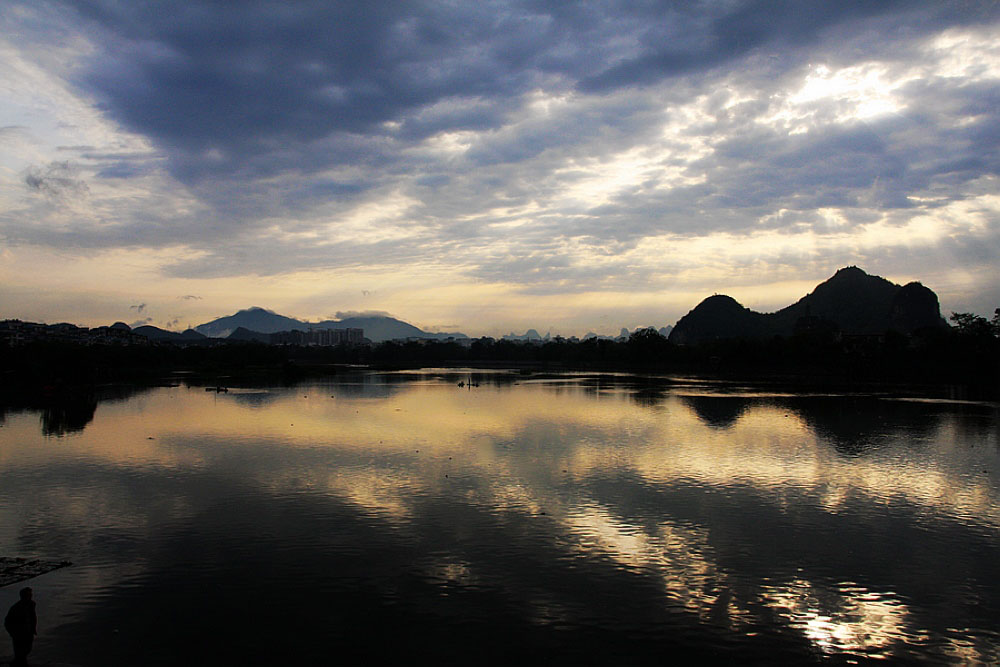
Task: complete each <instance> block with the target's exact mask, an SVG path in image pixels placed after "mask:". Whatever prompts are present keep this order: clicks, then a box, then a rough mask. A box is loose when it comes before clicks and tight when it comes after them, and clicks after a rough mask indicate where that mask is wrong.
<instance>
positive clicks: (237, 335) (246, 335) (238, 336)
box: [226, 327, 271, 343]
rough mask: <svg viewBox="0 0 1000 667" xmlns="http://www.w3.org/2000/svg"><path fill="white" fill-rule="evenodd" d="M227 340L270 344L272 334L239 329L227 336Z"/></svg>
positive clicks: (244, 328)
mask: <svg viewBox="0 0 1000 667" xmlns="http://www.w3.org/2000/svg"><path fill="white" fill-rule="evenodd" d="M226 340H244V341H255V342H258V343H270V342H271V334H266V333H261V332H259V331H251V330H250V329H247V328H246V327H237V328H236V331H234V332H232V333H231V334H229V335H228V336H226Z"/></svg>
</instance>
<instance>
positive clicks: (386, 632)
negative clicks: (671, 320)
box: [0, 372, 1000, 666]
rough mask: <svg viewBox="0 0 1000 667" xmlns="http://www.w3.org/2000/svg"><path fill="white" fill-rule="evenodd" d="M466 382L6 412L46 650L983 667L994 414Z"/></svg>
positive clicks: (906, 404)
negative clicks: (37, 568) (44, 566)
mask: <svg viewBox="0 0 1000 667" xmlns="http://www.w3.org/2000/svg"><path fill="white" fill-rule="evenodd" d="M468 377H469V375H468V374H461V375H458V374H447V373H444V372H442V373H434V372H422V373H402V374H376V373H372V374H358V375H352V376H350V377H344V378H343V379H338V381H334V382H324V383H321V384H311V385H300V386H298V387H292V388H287V387H284V388H268V389H231V390H230V391H229V393H227V394H216V393H208V392H206V391H204V389H202V388H189V387H185V386H179V387H164V388H156V389H151V390H136V391H135V392H134V393H131V394H130V393H129V392H123V393H120V394H119V395H118V396H116V397H114V398H109V399H105V400H100V401H98V402H97V403H96V408H95V406H94V405H93V404H91V405H87V404H84V405H82V406H74V407H72V408H70V409H59V410H57V409H50V410H48V411H45V412H43V413H39V412H31V411H22V412H7V413H6V414H5V415H4V416H3V421H2V428H0V512H2V513H0V555H4V556H31V557H42V558H49V559H55V560H62V559H68V560H72V561H73V562H74V565H73V567H70V568H66V569H63V570H58V571H55V572H51V573H49V574H46V575H43V576H41V577H38V578H36V579H34V580H32V581H31V585H32V586H33V587H34V588H35V593H36V599H37V600H38V605H39V612H40V630H39V637H38V640H37V642H36V649H35V654H34V656H35V657H36V658H37V659H39V660H51V661H58V662H67V663H73V664H79V665H95V666H96V665H176V664H196V665H197V664H233V665H236V664H239V665H247V664H320V663H322V664H328V663H330V662H331V660H334V661H340V663H341V664H356V663H366V664H384V663H390V664H391V663H397V664H399V663H404V662H405V663H407V664H409V663H418V662H419V661H424V660H430V661H431V662H430V664H468V665H473V664H482V663H500V664H506V663H522V664H523V663H529V664H534V663H537V662H540V661H546V662H550V663H555V664H644V663H655V664H663V663H667V662H671V661H674V660H679V661H685V660H687V661H691V662H694V661H706V660H707V661H741V662H748V663H752V662H757V663H766V664H781V663H786V664H800V663H802V662H808V661H830V662H833V663H835V664H842V663H852V662H865V661H868V660H873V659H883V658H891V659H894V660H896V661H910V662H935V663H940V662H953V663H986V664H988V663H996V662H997V661H998V660H1000V441H998V421H1000V417H998V409H997V406H996V405H989V404H968V403H954V402H938V401H919V400H899V399H893V398H891V397H888V396H883V397H877V396H818V395H785V394H775V393H765V392H761V391H756V390H753V389H751V388H740V389H734V388H732V387H729V388H725V389H723V388H720V387H713V386H712V385H709V384H699V383H697V382H679V383H675V384H673V385H669V386H660V387H655V386H649V385H643V384H642V383H639V382H637V381H636V380H635V379H634V378H629V377H628V376H616V377H609V376H602V377H587V376H565V377H557V378H547V379H546V378H539V379H534V378H531V377H518V376H509V375H504V374H476V376H475V377H476V379H477V381H478V382H479V386H477V387H473V388H471V389H469V388H459V387H458V386H457V382H458V381H459V380H467V378H468ZM18 588H20V585H13V586H8V587H6V588H3V589H0V606H2V608H3V610H6V608H7V607H8V606H9V605H10V604H11V603H12V602H13V601H14V599H15V597H16V590H17V589H18ZM3 639H4V640H6V637H3ZM9 654H10V648H9V645H7V644H2V645H0V655H9Z"/></svg>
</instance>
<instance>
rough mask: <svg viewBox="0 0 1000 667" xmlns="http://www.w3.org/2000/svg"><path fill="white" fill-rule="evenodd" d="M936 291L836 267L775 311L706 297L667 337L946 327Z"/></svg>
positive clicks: (688, 339) (688, 340)
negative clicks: (812, 287) (766, 311)
mask: <svg viewBox="0 0 1000 667" xmlns="http://www.w3.org/2000/svg"><path fill="white" fill-rule="evenodd" d="M947 327H948V323H947V322H946V321H945V320H944V318H942V317H941V307H940V305H939V303H938V298H937V295H936V294H935V293H934V292H933V291H932V290H930V289H928V288H927V287H924V286H923V285H921V284H920V283H918V282H912V283H909V284H907V285H903V286H900V285H897V284H895V283H892V282H890V281H888V280H886V279H885V278H881V277H879V276H872V275H868V274H867V273H865V272H864V271H862V270H861V269H859V268H858V267H856V266H849V267H846V268H843V269H840V270H839V271H837V273H836V274H834V275H833V277H831V278H830V279H829V280H827V281H826V282H823V283H820V284H819V285H817V286H816V289H814V290H813V291H812V292H811V293H809V294H807V295H806V296H804V297H802V298H801V299H799V300H798V301H796V302H795V303H793V304H792V305H790V306H787V307H785V308H782V309H781V310H779V311H777V312H774V313H758V312H755V311H753V310H750V309H749V308H745V307H743V306H742V305H741V304H740V303H739V302H737V301H736V300H735V299H733V298H732V297H729V296H725V295H722V294H716V295H714V296H710V297H708V298H707V299H705V300H704V301H702V302H701V303H700V304H698V305H697V306H696V307H695V308H694V310H692V311H691V312H689V313H688V314H687V315H685V316H684V317H682V318H681V319H680V320H679V321H678V322H677V324H676V325H675V326H674V329H673V331H672V332H671V333H670V341H671V342H673V343H679V344H693V343H699V342H702V341H706V340H714V339H723V338H770V337H772V336H791V335H793V334H795V333H802V332H809V331H813V332H834V331H839V332H841V333H845V334H882V333H885V332H887V331H890V330H894V331H898V332H900V333H904V334H910V333H913V332H915V331H917V330H919V329H927V328H947Z"/></svg>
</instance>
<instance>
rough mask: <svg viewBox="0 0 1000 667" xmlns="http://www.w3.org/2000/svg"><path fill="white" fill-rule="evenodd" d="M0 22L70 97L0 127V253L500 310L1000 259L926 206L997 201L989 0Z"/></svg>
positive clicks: (192, 7) (323, 8)
mask: <svg viewBox="0 0 1000 667" xmlns="http://www.w3.org/2000/svg"><path fill="white" fill-rule="evenodd" d="M20 10H21V14H23V15H24V16H29V17H30V16H34V17H35V20H33V21H27V20H25V21H23V22H22V23H21V24H19V26H20V27H21V28H22V29H23V30H21V31H8V32H9V36H6V37H5V39H6V40H8V41H9V43H10V44H11V50H12V52H14V53H16V54H18V55H19V58H20V59H18V60H16V61H13V62H16V63H21V64H19V65H18V67H20V69H19V70H17V71H18V72H21V71H23V72H25V73H26V74H24V79H23V80H24V81H29V80H30V81H34V80H35V79H30V77H29V74H31V76H37V77H42V74H45V76H47V77H48V78H45V79H44V81H47V82H50V83H51V86H50V87H51V88H52V89H53V90H55V89H57V88H58V89H59V90H61V91H63V92H61V93H60V95H62V96H56V94H55V93H51V96H52V97H53V99H58V100H59V104H58V105H53V106H54V107H58V108H64V107H65V108H72V109H74V110H75V111H74V112H73V113H72V114H64V115H63V116H60V117H59V118H58V120H59V121H60V123H62V125H60V126H59V127H60V128H62V129H61V130H60V133H59V134H57V135H53V136H51V137H49V136H44V135H45V132H43V131H42V130H40V129H39V128H40V127H42V125H41V124H35V123H32V122H31V119H30V117H29V116H27V115H25V114H22V115H25V118H21V117H20V116H16V115H12V120H11V121H10V122H11V124H12V126H11V128H10V129H9V130H8V129H7V128H4V129H0V141H5V140H6V141H9V142H11V143H10V144H9V145H10V146H16V153H17V155H18V156H20V157H19V158H18V159H21V160H23V161H25V163H26V164H27V165H29V166H30V168H27V167H24V168H21V167H19V169H22V171H21V172H16V171H15V172H13V173H24V174H25V176H24V177H23V179H21V182H19V183H17V184H16V186H17V188H16V189H17V192H14V188H13V187H10V186H9V184H8V183H6V182H4V181H3V180H2V176H0V204H2V205H0V235H2V236H3V238H4V240H5V241H6V242H8V243H10V244H25V245H33V246H40V247H51V248H59V249H63V248H71V249H76V251H79V252H86V251H89V250H91V249H97V250H101V249H106V250H109V251H113V250H114V249H119V248H155V249H159V250H163V249H169V251H170V253H169V254H170V257H169V258H168V259H164V260H163V261H162V262H161V263H159V264H158V265H157V269H158V270H159V271H160V273H161V274H162V276H163V277H165V278H166V279H170V278H178V279H187V280H213V279H219V278H240V277H246V276H251V275H252V276H257V277H260V276H266V277H273V278H274V279H275V280H282V279H287V280H293V279H292V278H289V276H300V275H305V274H308V273H309V272H314V271H315V272H334V273H336V272H339V273H338V275H339V276H341V278H339V279H340V280H345V281H346V282H347V283H349V281H350V276H352V275H356V274H357V273H358V272H359V270H362V269H363V270H366V271H375V272H382V273H384V274H386V275H390V274H392V275H395V274H408V273H411V272H412V271H414V270H416V269H418V268H422V267H428V266H430V267H434V268H435V270H438V271H440V274H441V275H445V274H447V275H449V276H450V277H451V278H450V280H451V281H452V284H454V285H461V284H472V283H489V284H505V285H509V286H510V289H511V290H512V291H514V292H516V293H518V294H521V295H523V294H552V295H555V294H560V293H562V294H584V293H591V292H594V293H596V292H601V291H609V290H610V291H614V292H622V293H638V292H642V291H645V290H653V289H655V290H668V289H671V287H672V286H675V285H678V284H680V283H681V282H683V281H688V280H690V275H691V274H692V272H697V273H698V274H699V275H702V276H710V275H714V276H716V277H719V276H724V275H725V276H729V275H732V273H733V272H740V271H745V272H750V273H753V272H756V273H757V274H764V273H767V272H768V271H773V272H775V273H777V274H782V275H785V273H786V272H791V273H794V271H796V270H800V271H801V270H806V269H808V270H810V271H815V272H818V273H819V277H820V278H824V277H826V276H827V275H828V271H829V270H830V269H834V268H836V266H835V265H833V264H832V263H833V262H835V261H840V258H844V259H846V260H847V261H846V262H845V263H858V262H859V260H857V258H860V257H871V258H875V260H876V261H885V262H890V260H889V257H892V256H894V253H897V252H904V251H905V252H909V253H910V254H911V255H912V256H914V257H916V256H918V255H920V254H921V253H927V254H935V253H937V254H940V253H942V252H944V250H943V249H944V248H949V249H951V250H948V252H954V253H955V254H956V256H959V255H961V256H963V257H965V256H968V257H974V259H975V262H977V264H976V266H977V267H978V266H982V267H989V266H991V263H992V265H993V266H995V265H1000V248H998V247H995V246H991V245H989V244H986V245H984V244H983V243H980V242H979V241H980V240H981V239H983V238H987V235H984V232H983V231H982V230H981V229H978V228H975V225H973V224H972V223H971V222H965V223H962V222H954V221H952V219H951V217H950V216H952V215H953V211H955V210H959V208H960V205H961V204H962V203H963V202H966V203H970V205H971V204H972V203H974V207H975V208H978V209H980V210H984V211H986V212H987V213H985V214H984V216H985V217H987V218H988V217H989V215H992V214H995V212H996V210H997V207H998V205H997V203H996V202H995V201H994V200H993V199H991V196H992V193H993V192H995V191H996V179H997V178H998V177H1000V150H998V149H1000V146H998V138H1000V115H998V114H1000V112H998V111H997V110H998V109H1000V85H998V81H1000V47H997V46H996V44H997V40H996V39H995V37H996V30H997V25H998V20H1000V19H998V15H1000V5H997V4H996V3H969V2H938V1H933V2H931V1H927V2H898V1H887V2H879V3H828V2H819V1H818V0H805V1H803V2H791V1H787V2H786V1H783V0H778V1H769V2H763V1H762V0H744V1H737V2H726V3H696V4H687V5H685V4H677V3H638V4H637V3H628V2H618V1H615V0H612V1H611V2H607V3H601V4H594V3H587V4H576V3H564V2H534V1H533V2H528V1H524V2H517V1H511V2H498V3H488V4H480V5H477V4H470V3H457V4H456V3H440V2H419V1H414V2H407V3H390V2H387V3H380V2H376V3H369V4H366V5H365V6H364V7H361V6H360V5H359V6H355V5H352V4H350V3H346V4H345V3H325V2H318V1H316V2H299V3H294V4H282V3H267V2H264V3H253V4H250V5H246V6H242V7H241V9H240V11H239V13H238V19H239V20H234V16H235V15H234V14H233V12H232V9H231V8H229V7H225V6H222V5H218V4H217V3H213V2H207V1H205V2H202V1H201V0H192V1H191V2H186V3H184V4H183V6H180V7H177V8H175V10H174V11H170V12H164V11H162V10H161V9H160V8H158V7H157V6H155V5H145V4H141V3H124V4H123V3H118V2H112V1H111V0H107V1H105V0H95V1H94V2H89V3H65V4H63V3H58V2H56V3H53V4H51V5H45V6H44V8H42V9H39V8H38V7H37V6H36V5H35V4H34V3H23V4H22V5H20ZM41 19H44V20H41ZM52 35H57V36H59V37H60V39H58V40H52V39H50V37H51V36H52ZM70 37H72V39H70ZM52 41H57V42H58V43H60V44H69V45H75V46H71V47H65V48H66V49H70V50H69V51H60V52H59V54H58V56H59V57H55V56H50V55H47V54H46V53H45V51H44V50H43V49H39V48H38V46H37V45H38V44H46V43H49V42H52ZM65 63H71V64H72V66H67V65H66V64H65ZM9 69H10V68H9ZM5 75H6V76H9V77H10V76H13V74H11V73H10V71H8V72H6V73H5ZM37 80H38V81H41V80H42V78H38V79H37ZM20 81H22V79H18V80H17V82H20ZM17 82H15V84H10V87H11V89H15V90H16V89H18V88H17ZM52 82H55V83H52ZM56 84H60V85H61V86H62V88H59V86H57V85H56ZM20 85H21V86H22V87H23V84H20ZM71 94H72V95H75V96H76V97H73V98H68V97H67V96H69V95H71ZM25 99H26V100H28V101H26V102H24V103H23V104H24V105H29V102H30V100H31V99H33V98H32V97H30V96H27V97H25ZM71 102H72V103H71ZM78 107H79V108H78ZM25 108H27V106H26V107H25ZM88 110H89V113H91V114H93V117H91V116H90V115H88ZM95 118H96V120H95ZM15 123H16V125H15ZM50 124H51V125H55V124H56V123H54V122H53V123H50ZM71 125H72V126H74V127H76V128H77V129H70V126H71ZM15 135H16V136H15ZM5 145H7V144H5ZM46 147H48V148H46ZM39 165H42V166H39ZM25 186H27V189H26V190H27V194H29V195H39V194H42V195H45V196H31V197H26V198H25V197H23V196H22V195H23V194H24V191H25ZM84 198H85V199H86V206H81V207H77V208H76V209H73V210H67V208H68V207H69V205H70V203H71V202H72V201H74V200H79V201H83V199H84ZM968 219H970V218H967V220H968ZM976 224H986V223H976ZM889 227H894V228H897V229H901V230H902V229H907V230H911V232H912V234H911V236H910V237H909V238H902V237H898V236H897V237H893V236H892V235H891V234H887V233H885V232H884V231H883V230H884V229H886V228H889ZM932 227H933V230H931V228H932ZM929 230H931V231H929ZM917 232H919V233H917ZM760 238H768V239H781V243H777V244H772V245H771V246H767V247H761V246H758V245H757V242H756V241H755V239H760ZM990 238H991V237H990ZM704 248H711V251H710V253H711V254H703V255H701V256H698V257H694V256H690V255H689V254H687V253H690V252H692V250H691V249H704ZM746 248H756V249H757V255H756V256H754V257H752V256H750V255H749V254H747V252H745V249H746ZM972 248H978V249H979V254H975V253H973V252H972V250H971V249H972ZM845 249H846V250H845ZM705 252H708V251H705ZM852 258H854V260H855V261H851V260H852ZM824 262H825V263H826V264H824ZM891 262H892V265H893V266H896V265H902V264H901V263H897V261H896V260H895V259H893V260H891ZM699 263H700V266H701V268H700V269H697V268H695V265H696V264H699ZM827 264H829V266H828V265H827ZM937 264H940V263H937ZM948 266H953V264H948ZM732 267H735V268H732ZM866 268H869V269H870V270H873V271H879V270H880V269H879V267H878V266H874V267H866ZM919 268H923V267H919ZM942 270H944V269H942ZM915 271H916V268H915V269H914V272H915ZM997 277H998V276H997V272H996V270H995V269H989V270H986V271H985V273H984V277H983V278H982V280H983V282H984V283H985V282H986V281H987V280H989V279H991V278H997ZM707 279H708V278H706V280H707ZM294 280H298V278H295V279H294ZM368 284H369V283H367V282H366V283H364V285H365V286H367V285H368ZM724 287H725V285H712V286H711V287H710V289H713V290H714V289H722V288H724ZM179 289H181V290H186V289H194V288H193V287H191V288H189V287H181V288H179ZM345 289H346V290H347V292H345V293H353V294H355V295H357V293H358V292H359V291H360V287H359V285H358V284H349V285H348V286H347V287H346V288H345ZM178 293H179V292H178ZM206 293H208V292H206ZM387 296H389V292H388V291H386V290H379V300H380V301H382V299H383V297H387ZM193 297H194V295H187V296H185V297H180V298H183V299H185V300H195V299H194V298H193ZM342 303H344V304H345V305H355V304H353V303H351V302H349V301H345V302H342ZM237 305H238V306H242V305H245V304H237ZM358 305H364V302H360V304H358ZM392 307H394V308H395V306H392ZM213 308H215V306H213ZM220 309H223V310H224V309H225V308H221V307H220ZM318 312H322V311H318ZM440 317H441V318H442V319H440V320H437V321H453V320H452V319H450V318H451V317H452V316H451V315H450V314H441V316H440ZM446 318H447V319H446ZM428 319H431V320H433V319H434V318H428ZM466 328H468V327H466Z"/></svg>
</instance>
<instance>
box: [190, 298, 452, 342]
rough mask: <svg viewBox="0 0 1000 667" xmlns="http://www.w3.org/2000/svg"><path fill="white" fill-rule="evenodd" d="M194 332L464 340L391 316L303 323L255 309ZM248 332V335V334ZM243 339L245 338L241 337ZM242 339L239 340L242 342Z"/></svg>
mask: <svg viewBox="0 0 1000 667" xmlns="http://www.w3.org/2000/svg"><path fill="white" fill-rule="evenodd" d="M195 329H196V330H197V331H198V332H199V333H202V334H204V335H206V336H212V337H214V338H226V337H232V336H233V335H234V334H235V333H236V332H237V330H239V329H244V330H245V331H244V332H241V333H240V334H239V335H240V336H247V335H249V334H252V333H256V334H271V333H277V332H278V331H293V330H296V329H297V330H299V331H308V330H309V329H363V330H364V332H365V333H364V335H365V338H367V339H369V340H371V341H373V342H375V343H380V342H382V341H386V340H394V339H397V338H431V339H435V340H445V339H448V338H466V337H467V336H466V335H465V334H461V333H453V334H448V333H430V332H427V331H423V330H422V329H419V328H417V327H415V326H413V325H412V324H408V323H406V322H403V321H402V320H397V319H396V318H394V317H387V316H383V315H372V316H362V317H348V318H345V319H342V320H324V321H322V322H306V321H303V320H296V319H294V318H291V317H285V316H284V315H279V314H277V313H275V312H274V311H271V310H266V309H264V308H259V307H254V308H247V309H246V310H241V311H239V312H237V313H235V314H233V315H229V316H227V317H220V318H218V319H215V320H212V321H211V322H206V323H205V324H199V325H198V326H197V327H195ZM248 332H249V333H248ZM242 339H245V338H242ZM242 339H241V340H242Z"/></svg>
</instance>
